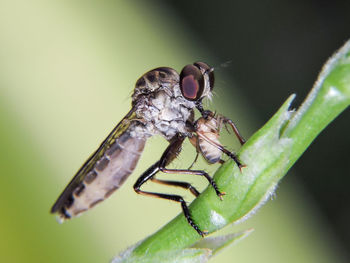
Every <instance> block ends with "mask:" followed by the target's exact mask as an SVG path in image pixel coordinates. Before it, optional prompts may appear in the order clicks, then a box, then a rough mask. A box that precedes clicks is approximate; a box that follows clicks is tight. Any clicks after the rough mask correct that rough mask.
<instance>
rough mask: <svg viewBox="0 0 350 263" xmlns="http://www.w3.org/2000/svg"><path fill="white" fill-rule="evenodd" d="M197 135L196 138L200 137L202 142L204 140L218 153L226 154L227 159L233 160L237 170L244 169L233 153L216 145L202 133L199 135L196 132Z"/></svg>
mask: <svg viewBox="0 0 350 263" xmlns="http://www.w3.org/2000/svg"><path fill="white" fill-rule="evenodd" d="M197 134H198V136H199V137H201V138H202V139H203V140H205V141H206V142H208V143H210V144H211V145H213V146H215V147H217V148H218V149H219V150H220V151H222V152H223V153H224V154H226V155H227V156H228V157H230V158H231V159H232V160H234V161H235V163H236V164H237V165H238V168H239V169H241V168H242V167H245V165H244V164H242V163H241V162H240V161H239V160H238V158H237V156H236V155H235V154H234V153H232V152H230V151H229V150H227V149H226V148H225V147H224V146H222V145H221V144H218V143H216V142H214V141H212V140H210V139H209V138H208V137H207V136H205V135H204V134H202V133H200V132H198V133H197Z"/></svg>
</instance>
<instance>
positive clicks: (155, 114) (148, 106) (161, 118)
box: [136, 84, 195, 140]
mask: <svg viewBox="0 0 350 263" xmlns="http://www.w3.org/2000/svg"><path fill="white" fill-rule="evenodd" d="M194 107H195V103H194V102H191V101H188V100H186V99H184V98H183V97H182V96H181V92H180V90H179V86H178V84H176V85H174V86H173V87H171V89H170V88H169V89H163V88H160V89H158V90H157V91H156V92H154V93H152V95H150V96H147V97H144V98H143V99H142V100H141V101H140V102H139V104H138V105H137V110H136V113H137V115H138V116H139V117H140V118H141V119H143V123H144V129H145V133H148V134H150V135H155V134H160V135H162V136H163V137H165V138H166V139H167V140H170V139H171V138H173V137H174V136H175V135H176V134H177V133H181V134H187V133H188V130H187V129H188V128H187V125H186V122H187V121H188V120H191V118H193V108H194Z"/></svg>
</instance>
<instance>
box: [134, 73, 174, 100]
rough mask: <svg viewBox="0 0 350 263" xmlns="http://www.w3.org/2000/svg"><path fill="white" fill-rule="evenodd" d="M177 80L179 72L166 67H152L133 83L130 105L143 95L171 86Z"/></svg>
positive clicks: (146, 95)
mask: <svg viewBox="0 0 350 263" xmlns="http://www.w3.org/2000/svg"><path fill="white" fill-rule="evenodd" d="M178 82H179V73H177V71H176V70H174V69H172V68H168V67H160V68H155V69H152V70H150V71H148V72H146V73H145V74H143V75H142V76H141V77H140V78H139V79H138V80H137V81H136V84H135V89H134V93H133V95H132V105H135V104H136V103H137V102H138V101H139V100H140V99H142V98H143V97H148V96H149V95H151V94H152V93H153V92H155V91H156V90H158V89H159V88H162V87H164V88H165V87H169V86H170V87H171V86H173V85H175V84H176V83H178Z"/></svg>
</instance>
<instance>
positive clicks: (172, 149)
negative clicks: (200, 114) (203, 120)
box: [134, 136, 207, 237]
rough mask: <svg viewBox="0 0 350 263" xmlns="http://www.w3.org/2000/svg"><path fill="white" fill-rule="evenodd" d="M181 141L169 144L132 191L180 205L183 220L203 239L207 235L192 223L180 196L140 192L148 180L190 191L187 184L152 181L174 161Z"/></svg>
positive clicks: (195, 191)
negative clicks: (183, 216)
mask: <svg viewBox="0 0 350 263" xmlns="http://www.w3.org/2000/svg"><path fill="white" fill-rule="evenodd" d="M183 140H184V138H183V137H179V136H178V137H177V138H175V139H174V140H173V141H172V142H171V143H170V145H169V146H168V148H167V149H166V150H165V152H164V153H163V155H162V157H161V159H160V160H159V161H158V162H156V163H155V164H153V165H152V166H151V167H150V168H148V169H147V170H146V171H145V172H144V173H143V174H142V175H141V176H140V177H139V178H138V180H137V181H136V183H135V184H134V190H135V192H136V193H138V194H142V195H146V196H152V197H158V198H163V199H167V200H172V201H175V202H179V203H181V208H182V211H183V213H184V215H185V218H186V220H187V222H188V223H189V224H190V226H191V227H193V228H194V229H195V230H196V231H197V233H198V234H199V235H201V236H202V237H204V236H205V235H206V234H207V233H206V232H205V231H202V230H200V229H199V227H198V226H197V225H196V224H195V223H194V221H193V219H192V217H191V214H190V211H189V208H188V206H187V204H186V202H185V200H184V199H183V198H182V196H179V195H171V194H162V193H155V192H147V191H143V190H141V186H142V185H143V184H144V183H145V182H147V181H148V180H150V179H151V180H153V181H156V182H161V183H163V184H167V185H171V186H179V187H183V188H187V189H190V190H191V188H189V187H188V186H190V184H188V183H182V182H170V181H161V180H157V179H154V176H155V175H156V173H157V172H159V171H161V169H163V167H164V166H166V165H168V164H169V163H170V162H171V161H172V160H174V159H175V157H176V156H177V154H178V153H179V152H180V150H181V145H182V142H183ZM191 187H192V186H191ZM193 189H194V190H193ZM191 192H192V193H193V194H194V195H197V194H198V195H199V192H198V191H197V190H196V189H195V188H193V187H192V190H191Z"/></svg>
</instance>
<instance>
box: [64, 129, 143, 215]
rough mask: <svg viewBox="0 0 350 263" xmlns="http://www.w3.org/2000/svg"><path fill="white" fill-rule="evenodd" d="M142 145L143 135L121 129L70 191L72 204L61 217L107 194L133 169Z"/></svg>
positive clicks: (72, 213) (85, 206)
mask: <svg viewBox="0 0 350 263" xmlns="http://www.w3.org/2000/svg"><path fill="white" fill-rule="evenodd" d="M144 146H145V139H144V138H136V137H131V136H130V133H129V132H124V133H123V134H122V135H121V136H120V137H119V138H118V139H117V140H116V141H115V142H114V143H113V144H112V145H111V146H110V147H109V148H108V149H107V150H106V151H105V153H104V155H103V156H102V157H101V158H100V160H98V161H97V162H96V164H95V165H94V166H93V168H92V169H91V171H89V172H88V173H87V174H86V176H85V177H84V180H83V181H82V182H81V184H80V185H79V186H78V187H77V188H76V189H75V190H74V191H73V193H72V203H71V204H69V206H67V207H65V208H64V211H62V212H63V214H61V217H64V218H67V217H68V218H69V217H73V216H76V215H78V214H80V213H82V212H84V211H86V210H88V209H89V208H91V207H93V206H95V205H96V204H97V203H99V202H101V201H103V200H104V199H106V198H107V197H108V196H110V195H111V194H112V193H113V192H114V191H115V190H117V189H118V188H119V187H120V186H121V185H122V184H123V183H124V181H125V180H126V178H127V177H128V176H129V175H130V174H131V173H132V172H133V171H134V169H135V167H136V164H137V162H138V160H139V158H140V155H141V153H142V151H143V148H144Z"/></svg>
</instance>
